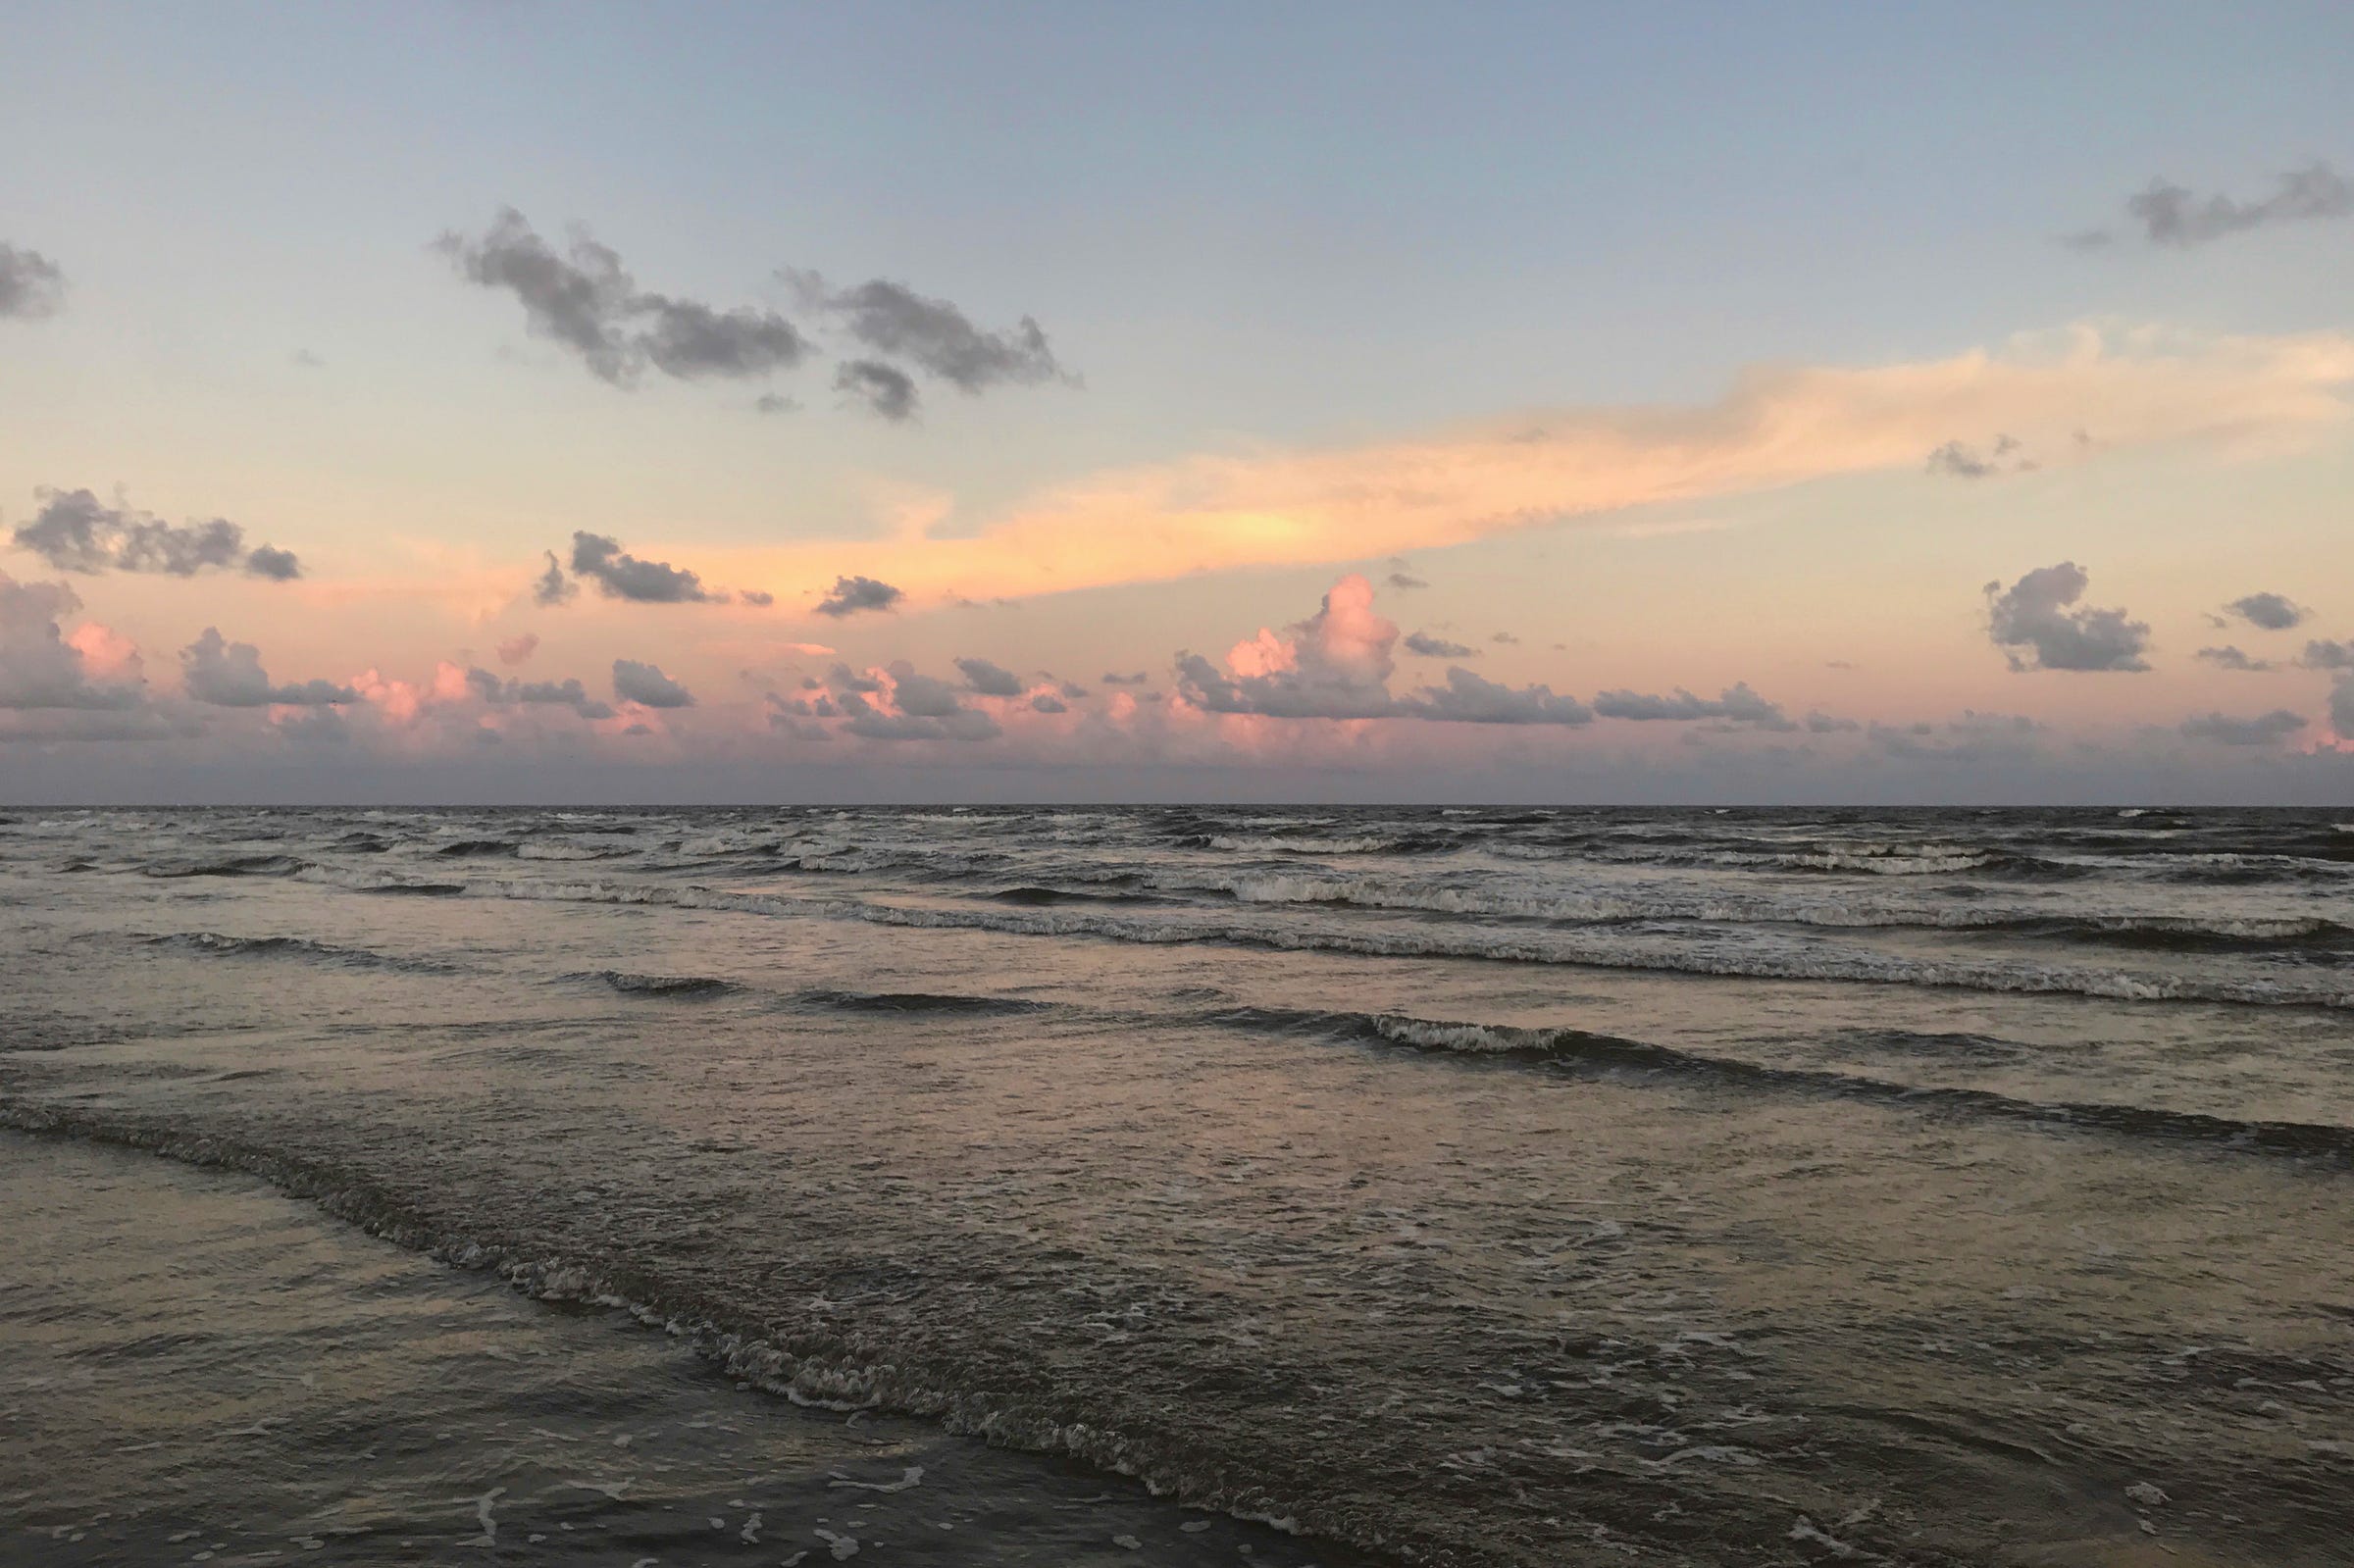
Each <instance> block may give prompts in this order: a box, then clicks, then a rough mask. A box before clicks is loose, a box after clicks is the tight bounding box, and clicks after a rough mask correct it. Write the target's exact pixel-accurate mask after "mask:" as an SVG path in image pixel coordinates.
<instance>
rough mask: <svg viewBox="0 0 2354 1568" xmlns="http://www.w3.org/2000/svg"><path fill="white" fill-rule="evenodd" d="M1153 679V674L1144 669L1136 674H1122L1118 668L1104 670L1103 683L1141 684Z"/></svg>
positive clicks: (1115, 684) (1108, 684) (1120, 684)
mask: <svg viewBox="0 0 2354 1568" xmlns="http://www.w3.org/2000/svg"><path fill="white" fill-rule="evenodd" d="M1151 679H1152V678H1151V676H1150V675H1148V674H1146V673H1145V672H1144V671H1142V670H1139V671H1137V672H1136V673H1135V674H1134V675H1121V674H1120V673H1119V672H1118V671H1116V670H1106V671H1104V672H1103V684H1105V685H1107V686H1141V685H1143V684H1144V683H1146V682H1148V681H1150V680H1151Z"/></svg>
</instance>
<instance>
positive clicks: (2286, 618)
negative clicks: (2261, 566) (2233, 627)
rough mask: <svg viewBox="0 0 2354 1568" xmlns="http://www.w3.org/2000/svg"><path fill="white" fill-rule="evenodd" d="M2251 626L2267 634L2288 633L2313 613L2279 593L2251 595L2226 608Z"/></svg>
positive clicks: (2236, 600) (2233, 601) (2238, 599)
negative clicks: (2259, 628)
mask: <svg viewBox="0 0 2354 1568" xmlns="http://www.w3.org/2000/svg"><path fill="white" fill-rule="evenodd" d="M2224 608H2225V609H2226V610H2228V611H2230V612H2231V613H2232V614H2233V615H2236V616H2238V617H2239V618H2240V619H2241V620H2242V621H2245V622H2247V623H2248V624H2249V625H2250V626H2258V627H2262V628H2264V630H2265V631H2267V632H2286V631H2287V630H2288V629H2289V628H2291V627H2293V626H2298V625H2300V624H2302V623H2303V622H2304V620H2305V618H2306V617H2307V616H2309V615H2311V614H2312V613H2313V612H2312V611H2310V610H2308V609H2306V608H2305V607H2304V606H2303V605H2301V604H2296V603H2293V602H2291V601H2290V600H2289V599H2288V598H2287V597H2286V596H2285V595H2282V594H2278V593H2250V594H2247V595H2245V596H2243V597H2241V598H2237V599H2233V600H2232V601H2231V602H2230V603H2229V604H2226V605H2225V606H2224Z"/></svg>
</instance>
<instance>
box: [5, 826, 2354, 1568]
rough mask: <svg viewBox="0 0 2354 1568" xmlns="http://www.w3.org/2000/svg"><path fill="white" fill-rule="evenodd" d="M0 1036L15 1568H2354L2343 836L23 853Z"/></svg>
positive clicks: (2091, 829)
mask: <svg viewBox="0 0 2354 1568" xmlns="http://www.w3.org/2000/svg"><path fill="white" fill-rule="evenodd" d="M0 976H4V977H5V979H4V982H0V984H4V986H5V992H4V996H0V1125H5V1126H7V1127H10V1128H14V1129H16V1130H17V1131H16V1132H15V1133H13V1134H10V1135H8V1136H6V1137H0V1192H5V1194H6V1196H5V1198H4V1199H0V1202H5V1204H6V1209H5V1212H4V1213H0V1223H5V1224H6V1225H7V1227H8V1229H9V1232H10V1235H9V1236H8V1237H7V1238H6V1239H0V1419H4V1420H5V1423H6V1425H5V1427H4V1428H0V1434H4V1435H5V1436H6V1439H7V1441H6V1442H5V1444H0V1560H6V1561H12V1562H13V1561H26V1562H44V1563H46V1562H59V1563H98V1562H126V1563H141V1562H150V1561H155V1562H162V1561H183V1560H204V1561H208V1562H221V1563H226V1562H232V1561H276V1560H291V1559H294V1558H298V1557H312V1558H318V1559H320V1560H325V1561H342V1562H379V1561H383V1562H441V1561H461V1562H472V1561H507V1560H514V1561H533V1560H543V1561H550V1562H567V1561H583V1562H599V1563H602V1562H614V1563H621V1564H634V1563H638V1562H640V1561H641V1560H644V1559H651V1560H652V1561H654V1562H657V1563H700V1562H713V1563H719V1562H725V1563H737V1562H743V1563H753V1562H759V1563H784V1562H790V1561H792V1560H793V1555H794V1553H795V1552H800V1551H807V1552H809V1553H810V1554H811V1555H810V1556H809V1557H808V1559H807V1560H808V1561H809V1562H810V1563H813V1564H814V1563H816V1562H819V1561H832V1560H838V1559H839V1558H841V1557H842V1556H844V1549H843V1543H854V1547H855V1549H856V1550H857V1551H858V1553H859V1554H860V1557H861V1560H862V1561H872V1562H877V1563H888V1562H891V1561H896V1560H902V1559H904V1560H908V1561H935V1562H1041V1563H1048V1562H1087V1561H1123V1562H1125V1561H1134V1562H1146V1563H1150V1562H1171V1563H1174V1562H1197V1561H1199V1562H1206V1561H1212V1560H1215V1561H1221V1562H1239V1561H1256V1562H1260V1563H1281V1564H1287V1565H1288V1564H1293V1563H1302V1562H1320V1563H1327V1564H1341V1563H1354V1562H1359V1561H1364V1560H1366V1558H1365V1556H1364V1555H1360V1554H1370V1556H1371V1559H1372V1560H1375V1561H1388V1560H1395V1561H1407V1562H1429V1563H1461V1564H1506V1563H1510V1564H1554V1563H1569V1564H1582V1563H1613V1564H1616V1563H1626V1564H1710V1565H1717V1564H1722V1565H1733V1564H1745V1565H1746V1564H1800V1563H1829V1562H1848V1563H1868V1562H1882V1563H1904V1564H1923V1565H1927V1564H1939V1565H1963V1564H1971V1565H1976V1564H2021V1565H2027V1564H2104V1565H2111V1564H2114V1565H2124V1564H2132V1565H2141V1564H2160V1563H2182V1564H2235V1565H2243V1564H2244V1565H2251V1568H2252V1565H2273V1564H2320V1563H2338V1564H2343V1563H2350V1562H2354V1202H2350V1201H2349V1199H2354V812H2340V813H2337V814H2334V815H2332V814H2330V813H2302V812H2222V811H2198V812H2167V811H2147V812H2107V811H2104V812H1953V811H1949V812H1738V811H1737V812H1705V811H1656V812H1654V811H1634V810H1618V811H1584V810H1563V811H1529V810H1517V809H1515V810H1480V809H1445V810H1440V809H1417V810H1351V811H1343V812H1311V811H1293V810H1254V809H1216V810H1211V809H1194V808H1154V809H1127V810H1117V809H1115V810H1089V811H1058V810H1052V809H1047V808H1040V809H1032V810H997V809H993V810H973V811H962V812H950V811H912V810H905V811H902V810H865V811H833V810H794V811H777V810H767V809H763V810H744V811H693V812H653V811H649V812H549V811H539V812H494V811H483V812H458V811H432V812H423V811H418V812H411V811H325V810H322V811H203V812H198V811H188V812H161V811H156V812H87V813H81V812H18V813H14V814H12V815H10V816H9V817H7V818H6V819H5V820H0ZM99 1145H121V1147H104V1146H99ZM128 1150H144V1151H149V1152H147V1153H132V1152H127V1151H128ZM152 1153H161V1154H166V1155H170V1156H174V1157H175V1158H174V1159H172V1160H157V1159H154V1158H152V1157H150V1156H151V1154H152ZM197 1167H203V1169H198V1168H197ZM274 1189H275V1190H274ZM298 1199H310V1200H314V1201H312V1202H308V1203H306V1202H301V1201H297V1200H298ZM346 1222H356V1225H357V1226H358V1227H359V1228H360V1229H355V1228H354V1227H353V1225H352V1224H349V1223H346ZM363 1230H365V1231H373V1232H375V1233H377V1235H376V1236H374V1237H371V1236H368V1235H365V1234H363ZM379 1238H382V1239H379ZM388 1243H398V1244H397V1245H393V1244H388ZM450 1264H454V1265H457V1268H456V1269H455V1270H453V1269H451V1268H449V1267H447V1266H446V1265H450ZM502 1282H504V1283H502ZM507 1285H512V1286H516V1287H520V1288H521V1289H522V1290H525V1291H527V1292H528V1293H530V1294H531V1295H535V1296H538V1297H541V1298H544V1301H545V1302H547V1303H554V1304H543V1303H541V1302H533V1301H527V1300H525V1299H523V1298H522V1297H521V1296H519V1295H517V1294H516V1293H515V1292H514V1291H512V1290H508V1289H506V1286H507ZM644 1324H651V1325H655V1326H656V1328H654V1329H649V1328H647V1327H644V1326H642V1325H644ZM663 1329H666V1330H667V1331H668V1332H658V1330H663ZM624 1438H628V1439H630V1440H631V1441H630V1442H626V1443H624V1442H617V1440H619V1439H624ZM591 1457H592V1458H593V1460H594V1462H593V1463H591V1462H589V1460H590V1458H591ZM917 1470H920V1471H921V1472H922V1474H921V1476H920V1477H919V1478H918V1479H917V1480H916V1481H914V1482H913V1483H911V1484H909V1485H907V1486H905V1487H903V1488H900V1489H899V1490H896V1491H890V1492H880V1491H871V1490H867V1488H866V1486H865V1485H863V1484H866V1483H872V1484H873V1485H876V1486H882V1485H896V1482H897V1481H899V1480H901V1479H904V1478H905V1477H907V1476H910V1475H914V1474H915V1472H916V1471H917ZM1139 1483H1142V1485H1140V1484H1139ZM616 1487H618V1488H619V1490H618V1491H616V1490H615V1488H616ZM486 1498H487V1503H485V1499H486ZM861 1503H862V1504H864V1505H865V1506H864V1507H863V1508H861V1507H859V1506H857V1504H861ZM485 1508H487V1514H488V1517H487V1519H486V1518H485V1516H484V1512H485ZM754 1513H757V1514H758V1515H759V1516H760V1521H761V1522H760V1525H759V1527H758V1528H757V1529H755V1530H753V1531H752V1532H751V1534H750V1537H749V1539H747V1538H746V1537H745V1535H744V1527H745V1525H746V1523H747V1520H748V1518H749V1516H750V1515H752V1514H754ZM102 1516H103V1517H102ZM714 1521H717V1523H714ZM1245 1521H1257V1522H1258V1523H1255V1524H1252V1523H1246V1522H1245ZM330 1526H333V1529H331V1528H329V1527H330ZM167 1527H168V1528H167ZM182 1532H187V1534H185V1535H182V1534H181V1533H182ZM820 1532H823V1534H820ZM175 1538H177V1539H175ZM535 1538H537V1539H535ZM206 1551H210V1552H212V1553H214V1555H212V1556H210V1557H205V1558H201V1559H199V1557H198V1553H200V1552H206ZM270 1552H278V1553H280V1554H281V1556H280V1557H271V1556H268V1555H266V1554H267V1553H270Z"/></svg>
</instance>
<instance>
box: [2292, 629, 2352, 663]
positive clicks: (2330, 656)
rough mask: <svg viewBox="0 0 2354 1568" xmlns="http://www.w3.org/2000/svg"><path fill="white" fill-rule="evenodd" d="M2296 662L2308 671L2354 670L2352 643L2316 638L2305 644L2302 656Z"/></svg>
mask: <svg viewBox="0 0 2354 1568" xmlns="http://www.w3.org/2000/svg"><path fill="white" fill-rule="evenodd" d="M2297 662H2298V663H2299V664H2301V665H2303V666H2304V667H2305V668H2306V669H2308V670H2354V642H2339V641H2337V640H2335V639H2334V638H2329V637H2316V638H2314V639H2313V640H2312V641H2311V642H2308V643H2306V644H2305V653H2304V656H2303V657H2302V658H2300V659H2298V660H2297Z"/></svg>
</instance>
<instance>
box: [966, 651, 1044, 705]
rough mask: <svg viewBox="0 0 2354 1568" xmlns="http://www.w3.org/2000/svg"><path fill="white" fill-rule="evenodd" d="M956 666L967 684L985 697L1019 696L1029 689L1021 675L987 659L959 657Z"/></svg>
mask: <svg viewBox="0 0 2354 1568" xmlns="http://www.w3.org/2000/svg"><path fill="white" fill-rule="evenodd" d="M956 668H957V669H959V670H961V671H963V672H964V683H965V685H966V686H967V687H969V688H971V689H972V690H974V691H978V692H979V693H981V695H983V696H985V697H1018V696H1020V695H1021V694H1022V692H1023V691H1024V690H1026V689H1028V688H1027V686H1026V685H1025V684H1024V683H1023V681H1022V678H1021V677H1020V676H1018V675H1015V674H1014V673H1013V672H1012V671H1011V670H1008V669H1006V668H1004V667H1003V666H1002V665H998V664H992V663H991V662H990V661H989V660H987V659H958V660H957V661H956Z"/></svg>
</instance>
